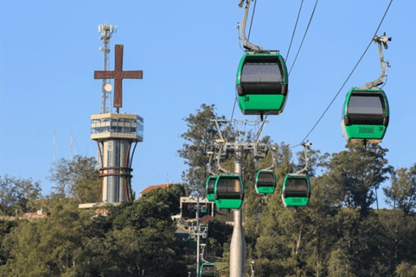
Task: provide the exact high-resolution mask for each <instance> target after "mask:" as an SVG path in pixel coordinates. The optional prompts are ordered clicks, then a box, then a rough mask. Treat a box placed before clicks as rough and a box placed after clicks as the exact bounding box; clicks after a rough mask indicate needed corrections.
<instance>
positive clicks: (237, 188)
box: [215, 175, 244, 209]
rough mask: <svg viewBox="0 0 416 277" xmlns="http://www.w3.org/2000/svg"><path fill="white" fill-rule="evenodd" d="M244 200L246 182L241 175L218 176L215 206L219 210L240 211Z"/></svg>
mask: <svg viewBox="0 0 416 277" xmlns="http://www.w3.org/2000/svg"><path fill="white" fill-rule="evenodd" d="M243 200H244V182H243V179H242V178H241V176H240V175H218V177H217V181H216V182H215V205H217V207H218V209H240V208H241V205H242V204H243Z"/></svg>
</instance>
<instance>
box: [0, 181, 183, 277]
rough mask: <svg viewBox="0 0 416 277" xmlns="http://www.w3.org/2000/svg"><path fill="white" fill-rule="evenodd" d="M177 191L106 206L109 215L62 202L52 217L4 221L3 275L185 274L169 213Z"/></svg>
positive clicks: (0, 266)
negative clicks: (13, 222)
mask: <svg viewBox="0 0 416 277" xmlns="http://www.w3.org/2000/svg"><path fill="white" fill-rule="evenodd" d="M172 191H173V192H174V193H171V192H170V191H169V190H162V189H160V190H154V191H151V192H149V193H148V194H146V196H144V197H142V198H141V199H139V200H138V201H135V202H132V203H131V202H130V203H125V204H122V205H120V206H117V207H112V208H109V207H107V208H109V209H110V216H108V217H104V216H101V215H97V214H95V213H94V212H93V211H83V210H80V209H78V207H77V203H76V202H73V201H72V202H71V201H59V202H58V204H56V205H55V206H54V208H53V209H52V210H51V216H49V217H47V218H44V219H38V220H36V221H33V222H31V221H26V220H23V221H20V222H19V224H18V225H13V224H12V225H10V224H9V225H1V226H2V229H0V230H1V231H2V232H1V234H3V233H4V235H3V236H2V242H3V243H2V245H1V246H2V247H1V250H2V252H0V254H2V255H1V257H2V260H1V261H2V264H0V275H1V276H184V275H186V267H185V264H184V263H182V262H181V259H180V256H178V254H177V253H178V241H177V240H176V238H175V236H174V232H175V229H176V228H175V224H174V223H173V222H172V220H171V217H170V216H171V215H172V212H177V209H178V208H177V206H178V203H177V197H178V196H177V193H178V189H177V188H176V189H172ZM179 191H180V190H179ZM174 206H175V209H173V207H174ZM171 208H172V209H171ZM5 258H7V261H6V262H5V261H4V259H5ZM173 271H174V272H173Z"/></svg>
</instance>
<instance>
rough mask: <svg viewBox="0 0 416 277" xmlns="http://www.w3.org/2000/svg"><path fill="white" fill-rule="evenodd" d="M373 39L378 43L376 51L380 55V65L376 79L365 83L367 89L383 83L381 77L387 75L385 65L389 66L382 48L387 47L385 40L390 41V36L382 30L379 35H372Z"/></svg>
mask: <svg viewBox="0 0 416 277" xmlns="http://www.w3.org/2000/svg"><path fill="white" fill-rule="evenodd" d="M373 41H374V42H375V43H377V45H378V53H379V56H380V65H381V74H380V76H379V77H378V78H377V79H376V80H374V81H372V82H368V83H367V84H365V88H367V89H373V88H378V87H379V86H381V85H382V84H384V81H383V78H384V77H387V74H386V67H388V66H389V62H386V61H384V54H383V47H384V49H388V48H389V47H388V45H387V41H391V37H386V33H385V32H384V34H383V35H382V36H380V37H378V36H374V38H373ZM382 44H383V47H382V46H381V45H382Z"/></svg>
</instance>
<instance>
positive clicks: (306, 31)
mask: <svg viewBox="0 0 416 277" xmlns="http://www.w3.org/2000/svg"><path fill="white" fill-rule="evenodd" d="M317 5H318V0H316V2H315V6H314V7H313V11H312V14H311V17H310V18H309V22H308V26H307V27H306V30H305V33H304V34H303V38H302V42H301V43H300V46H299V49H298V52H297V53H296V57H295V60H294V61H293V64H292V66H291V67H290V70H289V75H290V72H292V69H293V66H294V65H295V63H296V60H297V59H298V56H299V52H300V49H301V48H302V45H303V42H304V41H305V38H306V34H307V33H308V30H309V27H310V25H311V22H312V19H313V15H314V14H315V10H316V6H317Z"/></svg>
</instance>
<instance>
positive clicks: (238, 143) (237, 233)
mask: <svg viewBox="0 0 416 277" xmlns="http://www.w3.org/2000/svg"><path fill="white" fill-rule="evenodd" d="M211 121H214V122H215V125H216V127H217V132H218V135H219V137H220V139H219V140H217V141H216V142H215V146H216V149H217V150H218V151H217V153H216V157H215V158H216V160H217V168H218V170H220V171H222V172H224V173H229V171H228V170H226V169H224V168H222V167H221V165H220V159H221V156H223V154H222V153H225V152H232V153H234V174H238V175H241V176H244V168H243V164H244V153H247V152H253V154H254V156H255V157H257V158H263V157H265V156H266V150H267V148H268V146H267V145H266V144H264V143H260V137H261V133H262V132H263V130H264V126H265V124H266V123H267V122H268V121H259V120H226V119H222V120H219V119H211ZM218 122H228V123H230V124H232V123H234V124H237V125H238V126H239V127H241V126H243V125H246V124H248V123H250V124H251V125H254V126H258V125H260V128H259V129H258V130H257V134H256V135H255V136H254V139H253V140H252V141H249V142H247V141H244V140H243V138H242V136H241V135H240V136H237V137H236V138H235V139H236V140H235V141H234V142H227V141H226V139H225V138H224V136H223V135H222V133H221V129H220V126H219V124H218ZM236 133H237V134H244V132H240V131H239V130H237V132H236ZM244 276H245V239H244V231H243V208H241V209H238V210H234V228H233V234H232V237H231V244H230V277H244Z"/></svg>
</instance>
